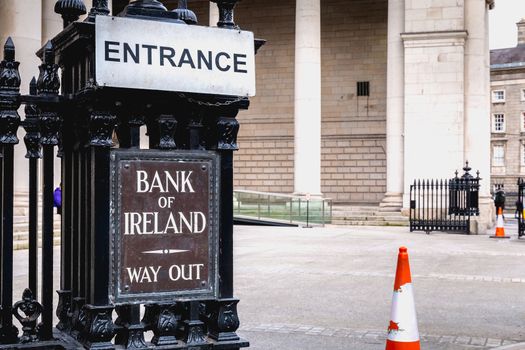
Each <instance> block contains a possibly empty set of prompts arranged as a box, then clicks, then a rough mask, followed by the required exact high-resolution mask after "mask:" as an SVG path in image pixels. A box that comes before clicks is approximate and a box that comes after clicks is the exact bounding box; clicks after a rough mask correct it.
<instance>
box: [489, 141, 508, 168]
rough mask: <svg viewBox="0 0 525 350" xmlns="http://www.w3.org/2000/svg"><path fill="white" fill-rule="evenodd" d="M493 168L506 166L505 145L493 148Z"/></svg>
mask: <svg viewBox="0 0 525 350" xmlns="http://www.w3.org/2000/svg"><path fill="white" fill-rule="evenodd" d="M492 166H505V146H504V145H494V146H493V147H492Z"/></svg>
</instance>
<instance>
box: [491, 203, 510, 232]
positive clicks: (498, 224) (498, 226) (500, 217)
mask: <svg viewBox="0 0 525 350" xmlns="http://www.w3.org/2000/svg"><path fill="white" fill-rule="evenodd" d="M490 238H510V237H509V236H505V227H503V208H502V207H499V208H498V216H497V218H496V234H495V235H494V236H490Z"/></svg>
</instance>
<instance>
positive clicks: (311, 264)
mask: <svg viewBox="0 0 525 350" xmlns="http://www.w3.org/2000/svg"><path fill="white" fill-rule="evenodd" d="M510 231H511V230H509V229H507V233H508V234H509V233H512V232H510ZM235 238H236V251H235V253H236V254H235V256H236V260H235V262H236V288H237V289H236V295H237V296H238V297H239V298H240V299H241V303H240V304H239V312H240V317H241V321H242V322H243V324H242V326H241V333H242V334H243V335H244V336H245V337H246V338H248V339H250V340H251V342H252V348H253V349H256V350H263V349H264V350H270V349H283V350H284V349H287V350H288V349H289V350H292V349H297V350H300V349H301V350H303V349H364V350H367V349H384V339H385V329H386V326H387V323H388V320H389V317H390V303H391V297H392V286H393V279H394V270H395V262H396V259H397V249H398V247H399V246H401V245H406V246H407V247H408V249H409V254H410V262H411V268H412V274H413V283H414V288H415V298H416V307H417V312H418V318H419V329H420V333H421V338H422V342H423V346H422V347H423V349H430V350H432V349H472V348H480V349H485V348H494V347H497V346H501V345H506V344H511V343H514V342H518V341H524V340H525V268H524V265H525V240H523V241H518V240H517V239H516V237H515V236H513V238H512V239H511V240H510V241H509V240H505V241H496V240H492V239H489V238H488V237H487V236H463V235H450V234H431V235H428V236H427V235H426V234H422V233H408V232H407V230H406V229H405V228H363V227H349V228H327V229H316V228H314V229H290V228H258V227H243V228H241V227H238V228H237V229H236V236H235Z"/></svg>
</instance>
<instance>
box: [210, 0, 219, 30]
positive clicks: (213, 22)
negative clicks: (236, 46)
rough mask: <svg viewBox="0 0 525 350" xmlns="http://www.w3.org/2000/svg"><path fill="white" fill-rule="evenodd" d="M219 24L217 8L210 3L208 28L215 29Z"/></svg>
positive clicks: (214, 4)
mask: <svg viewBox="0 0 525 350" xmlns="http://www.w3.org/2000/svg"><path fill="white" fill-rule="evenodd" d="M217 22H219V8H218V7H217V4H216V3H214V2H211V1H210V27H217Z"/></svg>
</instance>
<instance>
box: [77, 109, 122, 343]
mask: <svg viewBox="0 0 525 350" xmlns="http://www.w3.org/2000/svg"><path fill="white" fill-rule="evenodd" d="M97 102H98V101H95V104H93V105H91V106H89V105H88V108H89V110H90V115H89V139H90V140H89V145H90V153H91V155H90V156H91V164H90V167H91V169H92V174H91V176H92V178H93V182H92V186H93V188H92V192H91V199H90V203H91V213H92V215H93V225H92V226H91V232H89V236H90V238H91V242H90V248H91V250H90V262H91V271H92V275H91V280H90V281H89V282H90V285H89V296H88V304H87V305H86V306H84V312H85V314H86V324H85V326H84V330H83V333H82V338H83V340H84V342H85V344H86V346H87V347H88V348H89V349H113V345H112V344H111V340H112V339H113V336H114V335H115V325H114V324H113V320H112V313H113V309H114V306H113V305H111V304H110V302H109V296H108V285H109V241H110V236H109V235H110V228H109V223H110V211H109V202H110V198H109V192H110V188H109V178H110V169H109V162H110V158H109V153H110V147H111V146H112V145H113V140H112V135H113V130H114V128H115V125H116V117H115V115H114V114H113V113H112V112H111V111H109V110H108V109H107V107H105V106H102V105H100V103H97Z"/></svg>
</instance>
